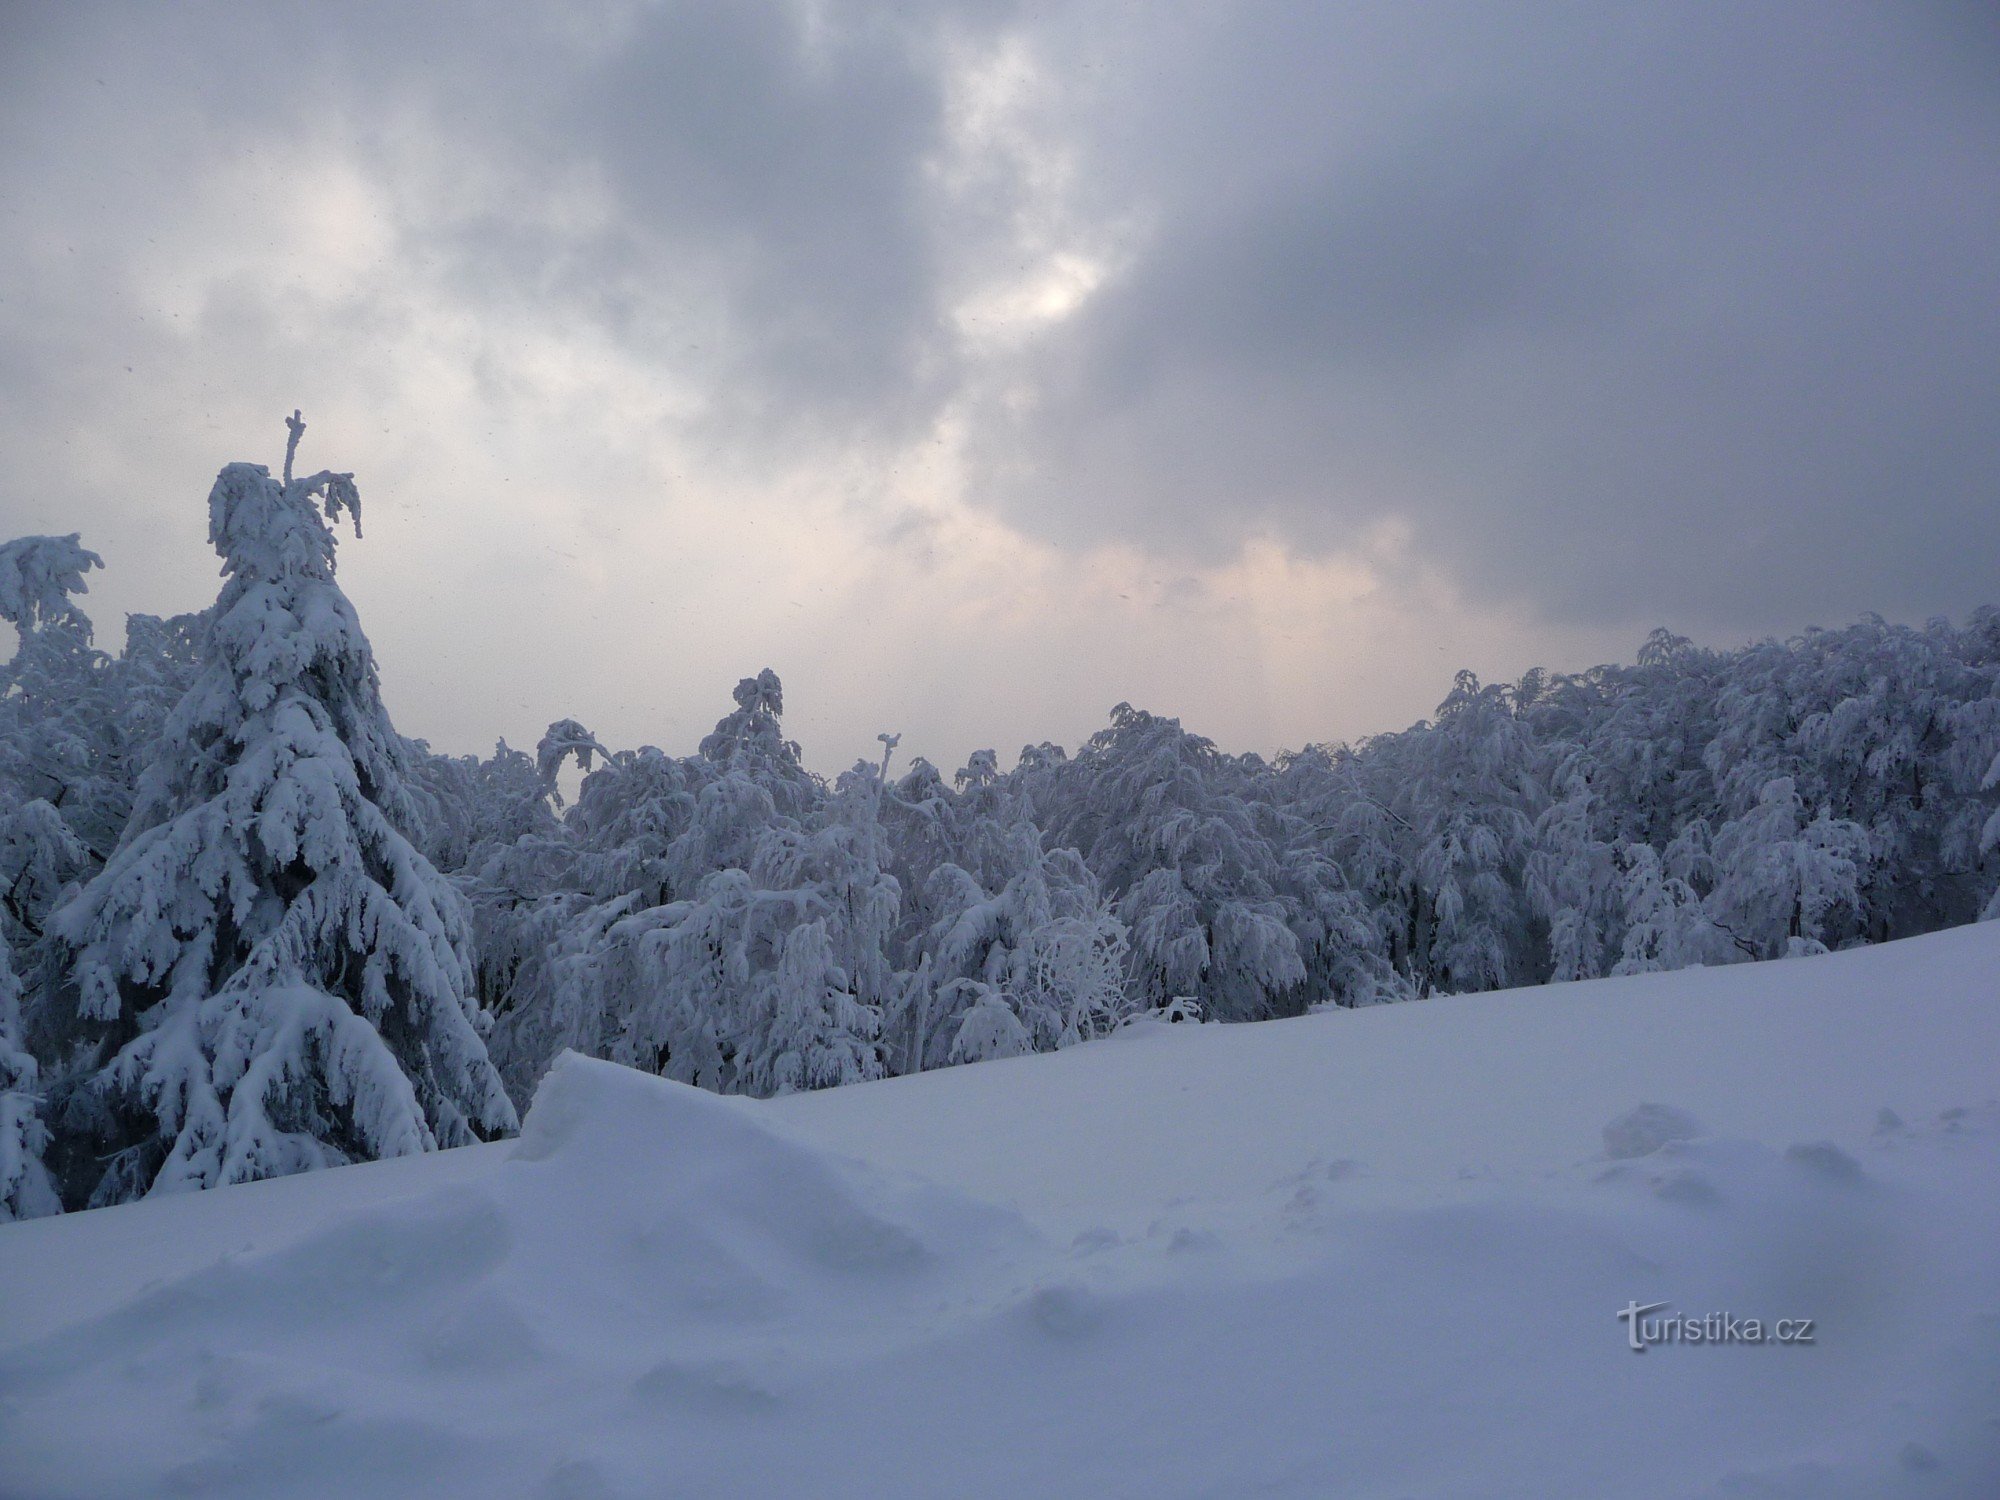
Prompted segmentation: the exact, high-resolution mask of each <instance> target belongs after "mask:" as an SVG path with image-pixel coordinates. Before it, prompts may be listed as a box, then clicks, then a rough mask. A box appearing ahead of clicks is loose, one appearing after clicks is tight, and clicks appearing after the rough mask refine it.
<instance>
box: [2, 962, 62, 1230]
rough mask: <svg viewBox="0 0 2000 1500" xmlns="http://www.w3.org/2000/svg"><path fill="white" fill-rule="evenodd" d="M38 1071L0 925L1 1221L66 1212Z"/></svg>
mask: <svg viewBox="0 0 2000 1500" xmlns="http://www.w3.org/2000/svg"><path fill="white" fill-rule="evenodd" d="M38 1072H39V1070H38V1069H37V1067H36V1064H35V1059H34V1058H33V1057H31V1056H30V1055H29V1053H28V1050H27V1045H26V1042H25V1041H24V1039H23V1036H22V1026H21V982H20V980H19V979H18V978H17V977H16V976H15V973H14V964H13V953H12V945H11V944H10V942H9V941H8V936H7V930H6V924H5V923H4V922H0V1221H6V1220H9V1219H36V1218H41V1217H42V1216H43V1215H46V1214H52V1213H58V1212H60V1211H61V1208H62V1204H61V1202H60V1200H59V1199H58V1198H57V1196H56V1191H55V1184H54V1182H53V1181H52V1180H51V1179H50V1177H49V1172H48V1167H47V1166H46V1164H45V1163H44V1162H43V1160H42V1157H43V1153H44V1152H45V1151H46V1150H47V1149H48V1144H49V1132H48V1127H47V1126H46V1125H45V1124H44V1123H43V1121H42V1114H41V1095H40V1090H39V1088H38V1087H37V1085H38V1084H39V1082H40V1079H39V1077H38Z"/></svg>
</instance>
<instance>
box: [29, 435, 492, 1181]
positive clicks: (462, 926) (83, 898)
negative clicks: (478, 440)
mask: <svg viewBox="0 0 2000 1500" xmlns="http://www.w3.org/2000/svg"><path fill="white" fill-rule="evenodd" d="M290 425H291V428H292V441H291V444H290V445H288V448H287V453H286V463H285V470H284V475H283V477H282V478H274V477H272V475H271V473H270V472H269V470H267V469H266V468H264V467H263V466H262V465H259V464H231V465H229V466H228V467H227V468H225V469H224V470H223V471H222V472H221V474H220V475H219V476H218V477H217V479H216V482H215V486H214V488H213V490H212V491H211V492H210V495H209V539H210V541H211V542H212V543H213V544H214V546H215V549H216V551H217V553H218V554H219V555H220V556H221V558H222V571H223V573H224V576H225V580H226V581H225V583H224V585H223V589H222V593H221V596H220V598H219V599H218V600H217V601H216V604H215V606H214V608H213V609H212V610H211V611H210V613H209V615H208V617H207V620H206V623H205V626H204V630H203V636H202V643H201V665H200V669H199V671H198V673H197V674H196V676H195V679H194V682H193V684H192V686H191V687H190V688H189V690H188V692H187V693H186V695H185V696H184V697H183V698H182V699H181V701H180V703H179V704H178V705H177V706H176V707H175V709H174V710H173V712H172V714H171V715H170V716H169V718H168V720H167V722H166V725H165V727H164V731H163V733H162V736H161V741H160V746H159V752H158V756H157V758H156V759H155V760H154V762H153V764H152V765H151V766H150V767H149V768H148V770H147V771H146V773H145V776H144V778H143V779H142V784H141V788H140V794H139V798H138V803H137V806H136V807H135V809H134V812H133V815H132V819H131V822H130V824H129V826H128V827H127V829H126V831H125V835H124V839H123V842H122V843H121V844H120V846H119V848H118V850H117V852H116V853H115V854H114V855H113V856H112V858H111V860H110V861H109V863H108V864H107V865H106V866H105V868H104V869H103V870H102V871H100V872H99V873H98V874H97V876H96V877H95V878H94V879H93V880H92V881H91V882H90V884H89V885H88V886H87V887H85V888H84V890H83V891H81V892H80V893H79V894H78V895H77V896H76V897H75V898H74V899H72V900H71V901H70V902H69V903H68V904H67V905H66V906H65V907H64V908H63V909H62V910H61V911H60V912H58V913H57V914H56V916H55V918H54V919H53V927H54V929H55V930H56V931H58V932H59V933H60V935H61V936H62V937H63V938H64V939H65V940H66V942H67V943H68V944H69V945H70V946H71V947H72V948H73V950H74V953H75V964H74V983H75V991H76V994H75V1006H76V1013H77V1019H78V1023H79V1026H80V1027H81V1028H82V1029H84V1030H86V1031H92V1032H95V1034H96V1038H97V1042H98V1046H99V1048H100V1052H99V1057H100V1061H99V1063H98V1066H97V1067H96V1068H95V1070H94V1071H93V1072H91V1073H90V1074H89V1075H88V1076H87V1077H86V1078H85V1079H84V1080H82V1082H81V1084H80V1086H79V1087H78V1088H77V1089H76V1091H75V1092H74V1094H73V1096H72V1097H71V1098H70V1099H68V1100H67V1101H66V1105H67V1109H66V1118H68V1119H71V1120H76V1121H79V1122H81V1123H82V1124H84V1125H86V1126H88V1128H89V1129H90V1131H91V1133H92V1134H93V1135H95V1136H96V1137H97V1139H98V1142H99V1145H100V1148H101V1149H103V1150H106V1151H107V1152H108V1155H107V1156H106V1160H107V1162H108V1165H107V1166H106V1167H105V1169H104V1170H103V1172H102V1174H101V1175H100V1176H99V1177H98V1179H97V1180H96V1181H95V1182H90V1183H73V1184H71V1185H70V1188H71V1190H72V1191H74V1192H75V1193H77V1195H78V1196H79V1197H87V1198H88V1200H89V1201H90V1202H91V1203H93V1204H100V1203H112V1202H119V1201H122V1200H125V1199H128V1198H132V1197H135V1196H138V1195H139V1194H142V1193H145V1192H148V1191H154V1192H170V1191H176V1190H182V1189H187V1188H197V1187H206V1186H212V1185H214V1184H217V1183H224V1182H239V1181H245V1180H249V1179H253V1178H259V1177H271V1176H278V1175H282V1174H285V1173H290V1172H297V1171H302V1170H306V1169H309V1168H313V1167H319V1166H326V1165H331V1164H335V1163H339V1162H346V1161H355V1160H366V1159H371V1158H376V1157H384V1156H397V1155H404V1154H408V1153H411V1152H416V1151H422V1150H428V1149H432V1148H434V1147H437V1146H441V1145H442V1146H450V1145H458V1144H461V1143H464V1142H468V1141H471V1140H474V1139H477V1138H479V1137H480V1136H482V1135H492V1134H495V1133H498V1132H502V1131H506V1130H509V1129H511V1128H513V1126H514V1124H515V1116H514V1111H513V1109H512V1107H511V1105H510V1104H509V1103H508V1100H507V1096H506V1093H505V1091H504V1090H503V1089H502V1087H501V1085H500V1080H499V1078H498V1076H497V1074H496V1073H495V1071H494V1069H493V1067H492V1064H491V1063H490V1062H489V1061H488V1058H487V1055H486V1049H485V1046H484V1044H483V1042H482V1040H481V1037H480V1029H481V1017H480V1015H479V1012H478V1009H477V1006H476V1002H475V1000H474V997H473V990H472V967H471V959H470V953H469V949H468V944H467V931H466V915H465V909H464V906H463V903H462V902H461V901H460V899H459V896H458V894H457V892H456V891H455V890H454V889H453V888H452V887H451V885H450V884H449V883H448V882H447V881H446V880H445V879H444V878H443V877H442V876H440V875H439V874H438V872H437V871H436V870H435V869H434V868H433V867H432V866H431V865H430V864H429V863H428V862H427V861H426V860H425V859H424V858H423V856H422V855H421V854H420V853H418V851H417V849H416V848H415V847H414V846H413V844H412V842H411V839H410V836H409V831H410V830H411V829H412V828H413V827H414V823H415V814H414V807H413V803H412V801H411V798H410V796H409V794H408V791H407V788H406V785H405V774H406V772H405V756H406V753H407V751H406V745H405V742H404V741H403V740H402V739H401V738H400V737H399V736H398V735H397V734H396V732H395V730H394V729H393V728H392V727H391V725H390V723H389V718H388V715H387V713H386V712H385V711H384V709H383V706H382V702H381V696H380V691H379V688H378V684H377V678H376V670H375V662H374V657H373V654H372V652H371V651H370V649H369V646H368V642H367V639H366V637H365V636H364V635H363V634H362V630H361V625H360V621H359V620H358V619H357V618H356V616H355V613H354V609H353V606H352V605H351V604H350V603H349V602H348V600H347V598H346V596H345V595H344V594H343V593H342V592H341V590H340V588H339V586H338V585H337V584H336V583H335V581H334V546H335V543H334V537H333V535H332V532H331V530H330V529H329V526H328V522H329V521H331V520H334V519H337V518H338V516H339V515H340V513H341V512H342V511H345V512H347V513H348V514H349V515H350V516H351V517H352V518H353V520H354V522H355V528H356V534H357V535H359V530H360V527H359V522H360V499H359V495H358V493H357V491H356V490H355V487H354V482H353V479H352V476H350V475H347V474H336V473H331V472H322V473H318V474H314V475H311V476H309V477H306V478H301V479H294V478H293V477H292V463H291V455H292V450H293V449H294V448H295V447H296V444H297V441H298V436H299V433H300V432H301V431H302V430H303V426H304V424H303V423H301V422H299V421H298V420H297V418H296V416H295V417H294V418H293V419H291V423H290ZM322 509H323V510H324V517H322V513H321V512H322Z"/></svg>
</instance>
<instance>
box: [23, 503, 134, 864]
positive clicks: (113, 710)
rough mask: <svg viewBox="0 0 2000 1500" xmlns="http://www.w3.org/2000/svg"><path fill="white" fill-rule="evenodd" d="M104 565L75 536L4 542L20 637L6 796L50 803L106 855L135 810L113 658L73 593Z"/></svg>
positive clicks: (101, 855)
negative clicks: (97, 642) (94, 638)
mask: <svg viewBox="0 0 2000 1500" xmlns="http://www.w3.org/2000/svg"><path fill="white" fill-rule="evenodd" d="M102 565H103V564H102V562H101V560H100V559H99V558H98V556H97V554H96V553H94V552H90V551H87V550H86V549H85V548H84V547H83V546H82V545H81V543H80V542H79V540H78V538H77V537H75V536H29V537H21V538H19V539H18V540H15V541H12V542H8V543H7V544H6V545H4V546H0V619H4V620H6V621H7V622H8V623H9V624H11V625H12V626H13V627H14V628H15V630H16V631H17V632H18V633H19V636H20V643H19V646H18V648H17V649H16V651H15V653H14V656H13V659H12V660H11V661H9V662H8V663H7V664H6V665H5V666H4V667H0V797H5V798H8V799H11V800H13V801H15V802H17V803H19V802H28V801H33V800H35V799H40V800H42V801H45V802H47V803H48V804H49V805H50V806H51V807H54V808H55V809H57V810H58V812H60V814H61V815H62V819H63V821H64V823H66V824H67V825H68V826H69V828H70V829H71V831H72V832H73V833H75V835H76V836H77V838H79V839H80V840H82V842H83V844H84V846H85V847H86V848H87V849H89V850H90V851H91V854H92V856H93V857H94V858H95V859H97V860H102V859H103V858H104V856H105V855H107V854H108V853H110V851H111V847H112V845H113V844H114V843H115V842H116V841H117V838H118V832H119V830H120V829H121V828H122V827H123V826H124V823H125V818H126V815H127V813H128V812H129V811H130V809H131V785H130V782H131V773H130V769H129V768H128V767H127V766H126V765H125V763H124V755H123V753H122V752H123V743H122V738H121V724H120V699H119V694H118V693H117V691H116V684H115V682H114V678H115V673H114V672H113V670H112V662H111V659H110V658H109V657H107V656H106V655H105V654H104V653H103V652H101V651H98V650H96V649H95V648H94V647H93V646H92V645H91V634H92V631H91V623H90V617H89V616H88V615H86V614H85V613H84V612H83V610H82V609H81V608H80V607H79V606H78V605H77V604H76V602H75V600H74V599H73V598H71V596H72V595H74V594H81V593H85V592H87V587H86V585H85V583H84V575H85V573H87V572H88V571H89V570H90V569H92V568H96V567H101V566H102Z"/></svg>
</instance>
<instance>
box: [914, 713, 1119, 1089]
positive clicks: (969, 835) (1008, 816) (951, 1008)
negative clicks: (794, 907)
mask: <svg viewBox="0 0 2000 1500" xmlns="http://www.w3.org/2000/svg"><path fill="white" fill-rule="evenodd" d="M956 779H957V784H958V788H959V791H958V795H957V797H956V798H955V799H954V801H955V803H956V806H955V807H954V809H953V811H954V812H955V814H956V816H955V817H952V818H951V819H949V823H950V825H951V826H952V828H953V830H954V832H955V835H956V837H955V838H954V839H953V840H952V844H953V847H952V849H951V853H952V854H953V855H954V856H955V858H956V861H957V862H954V861H953V860H944V861H941V862H937V863H934V864H933V865H932V866H931V867H930V869H929V871H928V874H927V875H926V877H925V880H924V886H923V889H922V899H921V907H922V910H923V913H924V918H925V924H926V925H925V927H924V930H923V931H922V932H921V933H920V934H919V935H918V937H917V945H918V948H919V952H920V957H919V959H918V962H917V967H916V971H915V972H914V973H913V974H912V975H911V976H910V979H909V982H908V984H907V987H906V989H905V991H904V1004H903V1006H902V1007H901V1010H900V1012H899V1013H898V1015H897V1017H896V1024H895V1028H894V1052H893V1056H894V1058H895V1061H896V1068H897V1071H899V1072H917V1071H920V1070H922V1069H925V1068H933V1067H938V1066H940V1065H942V1064H945V1063H953V1062H978V1061H982V1060H984V1059H986V1058H989V1057H1008V1056H1013V1055H1015V1054H1016V1053H1021V1052H1030V1051H1049V1050H1053V1049H1055V1048H1058V1047H1065V1046H1069V1045H1071V1044H1073V1043H1075V1042H1079V1041H1085V1040H1088V1039H1089V1038H1091V1037H1093V1036H1098V1035H1101V1034H1103V1033H1104V1032H1105V1031H1107V1030H1109V1029H1111V1028H1112V1027H1114V1026H1116V1025H1117V1024H1118V1022H1119V1021H1120V1020H1122V1019H1123V1018H1124V1016H1125V1015H1126V1014H1128V1013H1129V1012H1130V1011H1131V1009H1132V1008H1133V1006H1134V1004H1135V1003H1136V1002H1135V1000H1134V999H1133V998H1132V995H1131V993H1130V992H1129V991H1128V987H1127V983H1126V978H1127V967H1128V951H1129V943H1128V939H1127V935H1126V930H1125V924H1124V923H1123V922H1121V921H1120V920H1119V919H1118V916H1117V914H1116V913H1115V912H1114V911H1113V909H1112V906H1111V903H1110V902H1109V901H1108V900H1107V899H1106V898H1105V896H1104V894H1103V893H1102V891H1101V890H1100V889H1099V886H1098V883H1097V879H1096V877H1095V876H1094V875H1092V874H1091V872H1090V870H1089V868H1088V866H1086V865H1085V863H1084V861H1083V858H1082V856H1080V855H1079V854H1078V853H1077V852H1076V851H1075V850H1073V849H1046V848H1044V847H1043V843H1042V838H1041V835H1040V832H1039V831H1038V830H1037V828H1036V826H1035V823H1034V820H1033V817H1032V812H1031V808H1030V806H1029V803H1028V799H1027V797H1026V795H1025V793H1023V792H1022V791H1021V790H1020V789H1019V788H1018V787H1016V786H1013V785H1011V784H1010V783H1009V782H1007V781H1006V780H1005V779H1003V778H1002V777H1001V776H1000V775H999V772H998V770H997V767H996V765H995V761H994V756H993V753H992V752H991V751H990V750H982V751H979V752H977V753H975V754H974V755H973V757H972V758H971V760H970V762H969V763H968V764H967V766H966V767H965V769H964V770H962V771H960V772H959V773H958V776H957V778H956ZM909 786H910V781H909V778H905V780H904V783H903V784H902V785H900V786H899V787H898V789H897V790H898V793H899V795H905V794H907V790H908V788H909ZM943 821H945V820H944V819H940V822H943Z"/></svg>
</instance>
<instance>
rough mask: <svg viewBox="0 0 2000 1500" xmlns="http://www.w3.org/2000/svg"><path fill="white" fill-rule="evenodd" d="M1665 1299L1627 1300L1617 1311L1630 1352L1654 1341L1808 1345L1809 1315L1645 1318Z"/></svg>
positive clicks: (1810, 1339)
mask: <svg viewBox="0 0 2000 1500" xmlns="http://www.w3.org/2000/svg"><path fill="white" fill-rule="evenodd" d="M1671 1305H1672V1304H1671V1303H1666V1302H1645V1303H1640V1302H1628V1303H1626V1304H1625V1305H1624V1306H1623V1307H1621V1308H1620V1309H1619V1310H1618V1321H1619V1322H1621V1323H1623V1324H1624V1325H1625V1343H1626V1347H1627V1348H1629V1349H1630V1350H1631V1351H1632V1352H1633V1353H1634V1354H1644V1353H1645V1352H1646V1351H1647V1350H1648V1349H1650V1348H1652V1347H1653V1345H1655V1344H1810V1343H1812V1342H1813V1321H1814V1320H1813V1319H1811V1318H1773V1319H1770V1320H1768V1321H1767V1320H1765V1319H1763V1318H1739V1317H1737V1316H1736V1314H1734V1313H1728V1312H1712V1313H1709V1314H1708V1315H1706V1316H1705V1317H1700V1318H1695V1317H1689V1316H1687V1315H1686V1314H1684V1313H1672V1314H1668V1315H1665V1316H1662V1317H1657V1318H1656V1317H1649V1316H1648V1314H1650V1313H1658V1312H1661V1311H1662V1310H1663V1309H1665V1308H1667V1307H1669V1306H1671Z"/></svg>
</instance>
